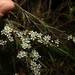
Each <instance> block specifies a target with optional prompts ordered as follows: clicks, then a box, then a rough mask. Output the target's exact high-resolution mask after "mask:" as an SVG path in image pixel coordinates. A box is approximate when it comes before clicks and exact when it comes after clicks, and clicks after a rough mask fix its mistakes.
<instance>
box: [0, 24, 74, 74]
mask: <svg viewBox="0 0 75 75" xmlns="http://www.w3.org/2000/svg"><path fill="white" fill-rule="evenodd" d="M1 35H5V36H6V37H7V38H8V40H4V41H3V40H0V45H6V43H7V42H8V41H10V42H13V41H14V40H15V38H14V36H16V38H18V40H20V45H21V50H20V51H18V54H17V55H16V56H17V58H18V59H19V60H20V59H25V60H26V61H27V62H28V64H29V65H30V69H31V70H32V71H33V73H34V74H35V75H40V69H41V67H42V65H41V64H40V63H39V64H38V59H39V58H41V56H40V55H39V53H38V51H37V50H35V49H34V48H33V47H32V41H33V42H34V41H36V42H38V43H40V44H43V45H46V47H48V46H52V45H55V46H56V47H57V48H58V47H59V45H60V42H59V40H58V39H56V40H52V38H51V36H50V35H45V36H44V35H43V34H42V33H38V32H37V31H33V30H31V31H28V30H24V31H19V30H17V29H14V28H11V27H10V26H9V25H8V24H6V25H5V26H4V29H3V30H2V31H1ZM70 39H72V40H73V42H74V43H75V37H73V36H72V35H70V36H68V40H70Z"/></svg>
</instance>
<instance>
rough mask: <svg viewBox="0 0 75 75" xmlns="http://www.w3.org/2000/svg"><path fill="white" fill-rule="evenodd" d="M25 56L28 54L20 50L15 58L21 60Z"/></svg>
mask: <svg viewBox="0 0 75 75" xmlns="http://www.w3.org/2000/svg"><path fill="white" fill-rule="evenodd" d="M27 54H28V53H27V52H25V51H23V50H21V51H20V52H19V53H18V55H17V58H19V59H21V58H23V57H27Z"/></svg>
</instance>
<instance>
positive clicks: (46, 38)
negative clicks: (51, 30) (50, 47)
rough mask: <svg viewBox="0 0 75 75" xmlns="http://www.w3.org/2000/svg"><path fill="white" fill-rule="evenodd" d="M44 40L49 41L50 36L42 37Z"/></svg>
mask: <svg viewBox="0 0 75 75" xmlns="http://www.w3.org/2000/svg"><path fill="white" fill-rule="evenodd" d="M43 39H44V41H46V42H49V40H51V36H49V35H47V36H44V37H43Z"/></svg>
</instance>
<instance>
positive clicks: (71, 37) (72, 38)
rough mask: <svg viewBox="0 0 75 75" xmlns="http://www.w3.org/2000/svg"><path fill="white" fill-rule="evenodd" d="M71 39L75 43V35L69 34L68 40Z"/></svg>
mask: <svg viewBox="0 0 75 75" xmlns="http://www.w3.org/2000/svg"><path fill="white" fill-rule="evenodd" d="M70 39H71V40H73V42H74V43H75V37H74V36H73V35H69V36H68V40H70Z"/></svg>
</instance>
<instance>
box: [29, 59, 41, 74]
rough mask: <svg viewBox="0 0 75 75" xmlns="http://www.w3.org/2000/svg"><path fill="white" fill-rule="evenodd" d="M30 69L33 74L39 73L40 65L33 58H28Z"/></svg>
mask: <svg viewBox="0 0 75 75" xmlns="http://www.w3.org/2000/svg"><path fill="white" fill-rule="evenodd" d="M30 65H31V70H32V71H33V73H34V74H35V75H40V69H41V65H40V64H37V63H36V62H35V61H34V60H30Z"/></svg>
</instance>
